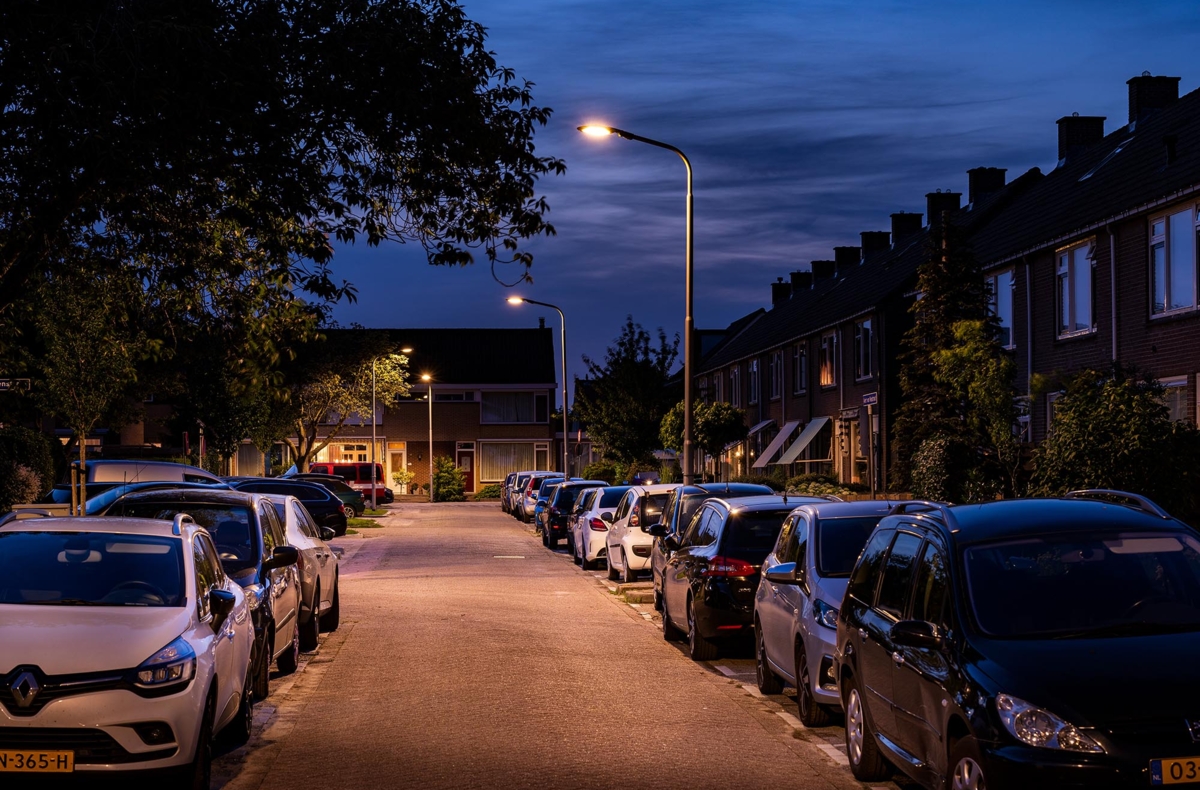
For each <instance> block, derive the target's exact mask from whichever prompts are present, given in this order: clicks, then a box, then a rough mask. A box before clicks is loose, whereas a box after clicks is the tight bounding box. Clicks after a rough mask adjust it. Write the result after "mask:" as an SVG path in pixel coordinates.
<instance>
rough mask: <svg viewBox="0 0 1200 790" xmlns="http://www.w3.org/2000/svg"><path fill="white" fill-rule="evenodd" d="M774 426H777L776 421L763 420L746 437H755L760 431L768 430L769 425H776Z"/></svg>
mask: <svg viewBox="0 0 1200 790" xmlns="http://www.w3.org/2000/svg"><path fill="white" fill-rule="evenodd" d="M774 424H775V421H774V420H763V421H762V422H760V423H759V424H758V425H755V426H754V427H753V428H751V429H750V433H748V434H746V436H753V435H754V434H756V433H758V432H759V431H761V430H763V429H764V428H766V427H767V426H768V425H774Z"/></svg>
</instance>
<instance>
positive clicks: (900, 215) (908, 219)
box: [892, 211, 925, 244]
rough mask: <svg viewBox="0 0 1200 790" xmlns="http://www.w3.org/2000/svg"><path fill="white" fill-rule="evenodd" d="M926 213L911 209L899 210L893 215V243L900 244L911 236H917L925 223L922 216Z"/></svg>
mask: <svg viewBox="0 0 1200 790" xmlns="http://www.w3.org/2000/svg"><path fill="white" fill-rule="evenodd" d="M924 216H925V215H924V214H916V213H913V212H909V211H898V212H896V213H895V214H893V215H892V243H893V244H898V243H900V242H901V241H904V240H905V239H907V238H908V237H909V236H915V235H916V234H918V233H920V232H921V228H922V227H924V223H922V222H921V218H922V217H924Z"/></svg>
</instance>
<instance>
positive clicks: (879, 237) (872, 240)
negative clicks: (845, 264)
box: [858, 230, 892, 261]
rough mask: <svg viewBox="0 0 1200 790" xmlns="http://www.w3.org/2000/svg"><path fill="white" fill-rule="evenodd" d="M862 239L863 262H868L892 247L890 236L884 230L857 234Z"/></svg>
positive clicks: (865, 231)
mask: <svg viewBox="0 0 1200 790" xmlns="http://www.w3.org/2000/svg"><path fill="white" fill-rule="evenodd" d="M858 235H859V237H860V238H861V239H862V257H863V260H864V261H865V260H869V259H871V258H873V257H875V256H876V255H878V254H879V253H881V252H886V251H887V250H889V249H891V247H892V235H891V234H890V233H888V232H887V231H886V230H864V231H863V232H862V233H860V234H858Z"/></svg>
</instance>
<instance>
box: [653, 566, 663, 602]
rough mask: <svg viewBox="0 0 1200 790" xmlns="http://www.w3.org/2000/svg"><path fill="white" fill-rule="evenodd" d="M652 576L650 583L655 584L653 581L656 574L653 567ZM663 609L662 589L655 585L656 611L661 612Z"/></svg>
mask: <svg viewBox="0 0 1200 790" xmlns="http://www.w3.org/2000/svg"><path fill="white" fill-rule="evenodd" d="M650 576H651V582H650V583H651V584H653V583H654V582H653V576H654V570H653V569H651V571H650ZM662 610H663V599H662V590H661V589H659V588H658V587H655V588H654V611H656V612H661V611H662Z"/></svg>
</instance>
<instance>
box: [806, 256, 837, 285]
mask: <svg viewBox="0 0 1200 790" xmlns="http://www.w3.org/2000/svg"><path fill="white" fill-rule="evenodd" d="M809 265H810V266H812V277H813V283H814V284H816V283H819V282H821V281H822V280H829V279H832V278H833V277H835V276H836V275H837V261H812V262H811V263H810V264H809Z"/></svg>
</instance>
